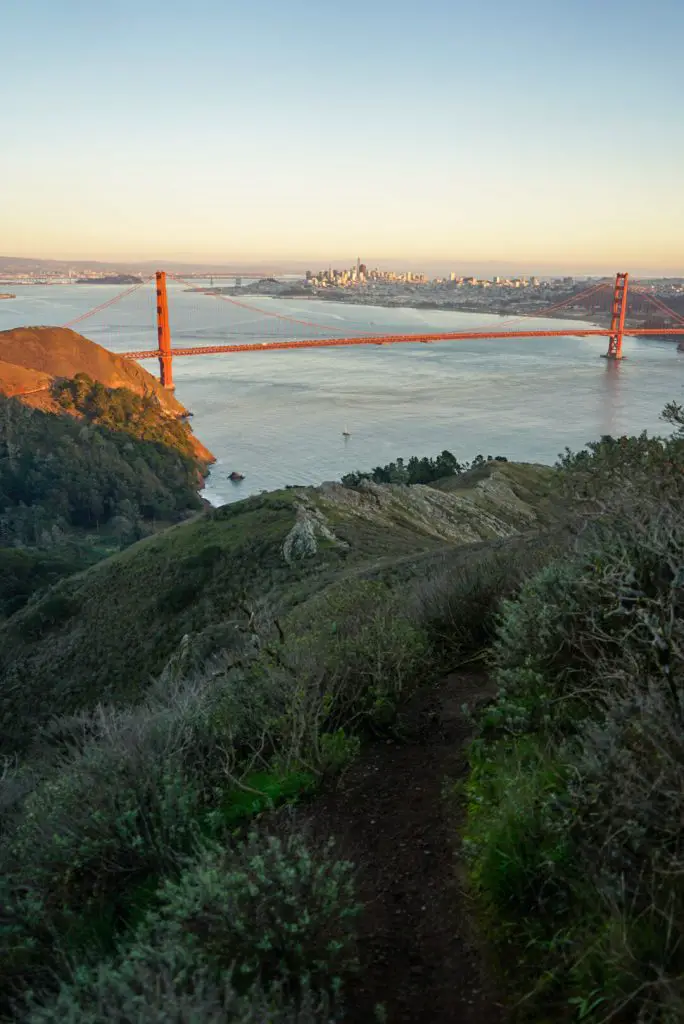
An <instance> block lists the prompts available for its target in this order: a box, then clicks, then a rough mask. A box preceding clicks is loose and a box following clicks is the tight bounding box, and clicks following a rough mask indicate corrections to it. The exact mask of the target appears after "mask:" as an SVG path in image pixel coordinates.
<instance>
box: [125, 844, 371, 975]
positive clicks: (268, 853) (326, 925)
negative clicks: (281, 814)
mask: <svg viewBox="0 0 684 1024" xmlns="http://www.w3.org/2000/svg"><path fill="white" fill-rule="evenodd" d="M359 909H360V908H359V905H358V904H357V903H356V899H355V894H354V880H353V873H352V865H351V864H349V863H346V862H344V861H339V860H336V859H335V858H334V856H333V848H332V845H331V843H329V844H328V845H327V847H325V848H324V849H322V850H318V851H311V850H310V849H309V848H308V846H307V844H306V843H305V841H304V840H303V839H302V837H301V836H299V835H296V834H290V835H288V836H286V837H285V838H284V839H281V838H278V837H275V836H263V835H259V834H257V833H251V834H250V835H249V837H248V838H247V839H246V840H245V841H244V842H242V843H239V844H238V845H237V846H234V847H228V848H226V847H225V846H221V845H218V844H217V845H213V846H205V847H204V848H203V849H202V851H201V852H200V854H199V856H198V858H197V860H196V861H195V863H193V864H192V865H191V866H190V867H189V868H188V869H187V870H186V871H184V873H183V874H182V876H181V878H180V879H179V880H178V881H172V880H167V881H166V882H165V883H164V885H163V887H162V889H161V891H160V897H159V906H158V908H157V909H156V910H154V911H153V912H151V913H150V915H149V916H148V918H147V919H146V921H145V922H144V924H143V925H142V926H141V929H140V931H139V933H138V938H139V939H140V941H142V942H144V943H146V944H149V945H151V946H157V945H165V944H168V943H170V944H171V945H174V944H176V943H181V942H183V941H184V940H187V941H192V942H196V943H198V944H199V946H200V947H201V949H202V952H203V955H204V956H206V957H208V958H209V959H210V960H211V961H212V962H215V963H218V964H221V965H222V966H223V967H224V968H225V969H229V968H230V970H231V972H232V981H233V984H234V985H235V986H236V987H237V988H238V989H239V990H240V991H244V990H245V989H246V988H248V987H249V986H250V985H251V984H253V983H254V982H255V981H259V982H261V983H263V984H264V985H269V984H271V983H273V982H278V983H281V984H283V985H285V986H286V987H288V989H290V990H292V991H293V992H294V993H298V992H299V990H300V987H301V986H302V985H305V986H309V985H310V986H311V987H313V988H314V989H316V990H321V991H328V992H329V993H330V994H331V995H333V994H334V993H335V992H336V991H337V989H338V987H339V983H340V980H341V977H342V975H343V974H344V973H345V972H346V971H347V970H349V969H350V968H351V967H352V966H353V964H354V943H353V936H354V918H355V916H356V915H357V914H358V912H359Z"/></svg>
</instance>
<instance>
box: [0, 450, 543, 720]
mask: <svg viewBox="0 0 684 1024" xmlns="http://www.w3.org/2000/svg"><path fill="white" fill-rule="evenodd" d="M521 472H522V473H524V474H525V476H526V478H528V479H532V478H534V477H535V472H536V473H537V475H538V477H539V480H540V492H543V491H544V488H545V484H542V483H541V482H542V481H543V480H545V479H546V477H547V476H548V471H547V470H546V469H544V468H540V469H539V470H538V471H535V470H534V469H533V468H530V467H526V468H524V469H523V470H521ZM507 473H508V476H509V478H513V477H515V474H516V469H515V467H513V466H510V467H507ZM494 474H495V470H494V469H493V468H492V469H491V470H490V475H486V474H485V475H484V476H483V478H482V480H480V481H477V482H475V483H473V485H472V487H471V488H470V490H469V492H468V493H462V494H450V493H445V492H441V491H439V490H437V489H434V488H430V487H424V486H416V487H412V488H408V487H395V486H392V485H390V486H383V485H374V484H372V485H366V486H365V487H364V488H361V489H360V490H353V489H349V488H345V487H342V486H341V485H330V486H327V487H324V488H322V489H304V490H295V489H291V490H285V491H280V492H276V493H273V494H269V495H265V496H259V497H253V498H249V499H247V500H246V501H243V502H238V503H236V504H234V505H227V506H224V507H223V508H221V509H217V510H212V511H209V512H205V513H202V514H200V515H199V516H198V517H197V518H196V519H195V520H194V521H192V522H188V523H185V524H181V525H179V526H177V527H173V528H172V529H169V530H166V531H164V532H162V533H160V534H158V535H156V536H155V537H153V538H148V539H146V540H144V541H141V542H139V543H138V544H135V545H133V546H132V547H130V548H128V549H127V550H126V551H123V552H121V553H120V554H117V555H114V556H113V557H111V558H109V559H107V560H105V561H104V562H101V563H99V564H98V565H96V566H93V567H92V568H90V569H88V570H87V571H86V572H83V573H80V574H78V575H76V576H73V577H71V578H69V579H66V580H63V581H61V582H60V583H59V584H58V585H57V586H55V587H54V588H52V589H51V590H50V591H49V592H48V594H47V595H46V596H45V597H43V598H42V599H41V600H37V601H35V602H32V603H31V604H29V605H28V606H27V607H26V608H24V609H23V610H21V611H19V612H18V613H17V614H15V615H14V616H13V617H12V619H11V620H10V621H9V622H7V623H5V625H4V626H2V627H0V678H1V679H2V684H1V685H2V690H1V694H2V713H3V723H2V724H3V730H4V731H5V734H6V735H9V734H15V735H17V736H18V734H19V733H21V732H22V722H24V723H27V722H29V721H30V720H32V719H33V718H34V717H35V718H36V719H37V720H43V719H45V718H46V717H48V716H50V715H51V714H52V713H54V708H55V701H56V700H57V699H58V702H59V707H60V710H61V711H62V712H67V711H73V710H76V709H78V708H80V707H84V706H92V704H93V703H95V702H97V701H99V700H109V699H116V700H120V699H125V698H135V697H136V696H137V695H140V694H141V693H142V692H143V691H144V690H145V688H146V686H147V684H148V682H149V680H150V678H151V676H152V675H154V674H155V673H159V672H160V671H161V670H162V668H163V667H164V664H165V663H166V661H167V660H168V658H169V656H170V655H171V654H172V653H173V652H174V650H175V649H176V648H177V645H178V644H179V642H180V641H181V639H182V638H183V636H185V635H186V634H189V633H192V634H196V633H200V632H202V631H207V630H208V629H211V628H218V627H221V625H222V624H224V623H226V622H227V621H229V620H231V619H232V618H237V619H238V620H242V619H244V617H245V611H244V608H245V606H246V604H250V606H254V605H256V606H258V607H260V608H265V609H267V614H269V615H270V616H271V617H273V616H274V615H282V614H283V612H284V611H287V610H288V609H289V608H291V607H293V606H294V605H297V604H299V603H301V602H302V601H303V600H305V599H306V598H307V597H309V596H310V595H311V594H313V593H314V592H316V591H317V590H320V589H321V588H322V587H323V586H325V585H326V584H328V583H330V582H332V581H334V580H335V579H336V578H338V577H339V576H340V574H342V575H343V576H344V575H345V574H350V573H351V574H359V573H362V572H365V573H366V574H368V573H371V574H372V573H373V571H374V570H377V571H378V572H379V571H381V570H382V571H387V572H391V571H393V568H394V567H395V566H397V565H398V566H406V565H407V564H408V563H410V562H411V560H412V559H415V560H417V561H420V559H421V558H422V557H424V556H425V555H429V554H433V555H438V554H439V553H440V552H442V553H445V552H448V551H450V550H452V549H453V548H454V547H455V546H461V545H463V544H474V543H476V542H478V541H483V540H488V539H495V538H502V537H506V536H510V535H512V534H515V533H518V532H520V531H521V530H523V529H529V528H530V526H531V525H533V523H534V522H535V512H534V507H533V505H531V504H529V505H528V504H524V503H522V502H520V500H519V499H516V503H515V505H513V504H512V501H511V494H512V492H510V493H509V489H507V487H504V486H503V484H502V485H501V486H499V487H497V488H496V489H494V490H493V491H491V493H490V491H487V490H486V488H487V486H491V481H492V479H494ZM530 493H531V492H530ZM535 500H536V498H535Z"/></svg>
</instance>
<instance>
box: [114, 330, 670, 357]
mask: <svg viewBox="0 0 684 1024" xmlns="http://www.w3.org/2000/svg"><path fill="white" fill-rule="evenodd" d="M622 333H623V334H629V335H633V336H635V337H645V336H647V335H651V334H654V335H663V334H668V335H669V334H672V335H683V336H684V327H654V328H637V327H632V328H625V329H624V330H623V331H622ZM612 334H615V331H611V330H610V329H608V328H600V327H596V328H594V327H592V328H586V329H581V330H576V331H575V330H569V329H568V328H567V327H566V328H565V330H562V331H478V332H460V333H455V334H454V333H450V334H383V335H377V334H375V335H372V334H371V335H368V336H365V337H364V336H361V337H358V338H309V339H306V338H305V339H302V340H301V341H257V342H250V343H248V344H241V345H198V346H197V347H196V348H172V349H171V353H170V354H171V355H172V356H173V357H175V356H205V355H212V354H218V353H220V352H264V351H265V352H269V351H273V350H274V349H295V348H338V347H340V346H345V345H399V344H402V343H404V344H407V343H408V344H415V343H416V342H420V343H422V344H429V343H430V342H433V341H468V340H470V339H474V338H568V337H573V338H590V337H599V338H607V337H610V336H611V335H612ZM160 354H161V353H160V351H159V349H149V350H147V351H143V352H120V353H117V355H121V356H122V357H123V358H124V359H156V358H157V357H158V356H159V355H160Z"/></svg>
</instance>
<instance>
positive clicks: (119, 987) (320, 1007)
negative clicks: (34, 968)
mask: <svg viewBox="0 0 684 1024" xmlns="http://www.w3.org/2000/svg"><path fill="white" fill-rule="evenodd" d="M17 1016H19V1015H17ZM22 1019H24V1021H25V1024H131V1022H132V1021H136V1022H138V1021H141V1022H142V1021H144V1022H145V1024H264V1022H265V1021H268V1022H269V1024H330V1022H332V1021H333V1020H334V1019H335V1017H334V1016H333V1014H332V1012H331V1011H330V1010H329V1008H328V1006H327V1000H326V999H325V997H324V996H314V995H313V994H312V993H311V992H310V991H308V990H305V991H304V992H303V993H302V996H301V998H300V1000H299V1005H294V1004H293V1002H292V1001H291V1000H290V999H288V998H287V996H286V995H285V994H284V993H283V992H282V990H281V989H279V988H278V987H277V986H272V987H271V988H270V989H269V990H268V991H265V990H264V989H262V988H261V987H259V986H253V987H252V988H251V989H250V990H249V991H248V992H247V993H246V994H244V995H238V993H237V992H236V991H235V989H234V988H233V986H232V985H231V983H230V980H229V977H228V974H227V973H222V972H218V971H216V970H214V969H212V968H211V967H209V966H207V965H202V964H200V963H198V958H197V955H196V953H195V951H193V950H191V949H189V948H188V947H187V945H182V944H181V945H174V946H170V947H162V948H152V947H149V946H143V945H138V946H135V947H134V948H133V949H132V950H131V951H130V953H129V956H128V957H126V958H121V959H119V960H118V961H115V962H113V963H112V962H109V963H103V964H101V965H99V966H98V967H97V968H94V969H83V968H82V969H80V970H78V971H77V972H76V977H75V978H74V980H73V981H71V982H69V983H66V984H63V985H62V986H61V987H60V990H59V992H58V994H57V995H56V997H54V998H52V999H50V998H49V997H47V998H46V997H44V998H43V1000H42V1001H41V1000H39V999H37V998H36V997H30V998H29V1001H28V1012H27V1013H26V1014H25V1016H24V1015H23V1014H22Z"/></svg>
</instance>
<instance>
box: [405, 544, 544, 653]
mask: <svg viewBox="0 0 684 1024" xmlns="http://www.w3.org/2000/svg"><path fill="white" fill-rule="evenodd" d="M550 547H551V543H550V542H549V544H548V545H547V544H545V543H542V544H538V545H537V546H536V547H532V546H531V545H527V546H523V545H522V544H521V543H520V542H515V541H512V542H510V543H508V544H507V545H506V546H503V547H501V548H499V549H497V550H493V551H486V552H480V553H477V554H475V553H473V556H472V557H471V558H470V559H468V560H467V561H466V560H463V561H462V562H461V563H460V564H457V565H449V564H448V563H446V562H445V564H444V565H443V566H442V568H441V569H438V570H437V571H436V572H433V573H431V575H430V577H429V579H427V580H424V581H422V582H421V583H420V584H419V585H418V587H417V595H416V596H417V603H418V609H419V611H418V614H419V616H420V619H421V621H422V622H424V623H425V626H426V629H427V630H428V633H429V635H430V637H431V640H432V642H433V644H434V645H435V647H436V649H437V651H439V652H441V654H442V655H443V656H445V657H446V658H447V659H448V660H449V661H452V660H453V658H454V657H457V658H458V657H466V656H468V655H470V654H474V653H477V652H479V651H482V650H483V649H485V648H487V647H489V645H490V644H491V643H492V642H493V641H494V639H495V636H496V630H497V624H498V616H499V612H500V609H501V605H502V602H503V601H504V600H505V599H506V598H510V597H512V596H513V595H514V594H515V593H516V592H517V590H518V588H519V587H520V584H521V583H522V581H523V580H524V579H525V578H526V577H527V576H529V575H530V574H531V573H532V572H534V570H535V568H537V567H538V566H539V564H542V563H543V562H544V561H545V560H547V559H548V558H549V557H550V555H549V551H548V548H550Z"/></svg>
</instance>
